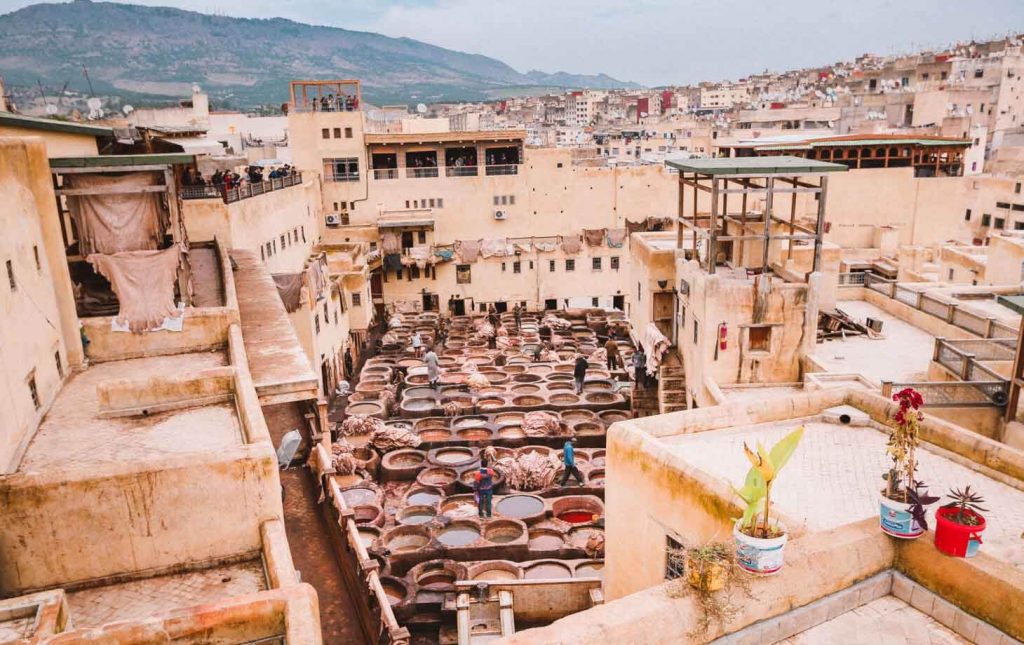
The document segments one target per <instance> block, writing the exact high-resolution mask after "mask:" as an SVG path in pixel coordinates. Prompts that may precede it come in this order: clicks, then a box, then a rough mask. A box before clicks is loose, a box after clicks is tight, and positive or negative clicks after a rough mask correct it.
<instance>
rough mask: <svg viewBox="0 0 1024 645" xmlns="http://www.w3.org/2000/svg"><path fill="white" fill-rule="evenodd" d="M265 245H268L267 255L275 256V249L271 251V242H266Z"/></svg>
mask: <svg viewBox="0 0 1024 645" xmlns="http://www.w3.org/2000/svg"><path fill="white" fill-rule="evenodd" d="M265 246H266V249H267V257H268V258H269V257H273V256H274V253H273V251H271V247H270V242H267V243H266V244H265Z"/></svg>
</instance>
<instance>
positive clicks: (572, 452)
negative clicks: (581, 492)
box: [559, 437, 583, 486]
mask: <svg viewBox="0 0 1024 645" xmlns="http://www.w3.org/2000/svg"><path fill="white" fill-rule="evenodd" d="M575 445H576V438H575V437H573V438H571V439H567V440H566V442H565V445H564V446H562V466H563V469H562V481H561V482H559V485H561V486H565V484H566V483H567V482H568V481H569V475H572V476H573V477H575V478H576V483H577V484H578V485H579V486H582V485H583V474H582V473H580V469H579V468H577V467H576V449H575V448H574V446H575Z"/></svg>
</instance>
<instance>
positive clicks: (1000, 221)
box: [995, 217, 1006, 228]
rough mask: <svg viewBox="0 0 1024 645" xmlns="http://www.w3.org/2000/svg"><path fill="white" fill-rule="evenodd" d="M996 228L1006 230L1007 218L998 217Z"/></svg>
mask: <svg viewBox="0 0 1024 645" xmlns="http://www.w3.org/2000/svg"><path fill="white" fill-rule="evenodd" d="M995 227H996V228H1006V218H1005V217H997V218H996V221H995Z"/></svg>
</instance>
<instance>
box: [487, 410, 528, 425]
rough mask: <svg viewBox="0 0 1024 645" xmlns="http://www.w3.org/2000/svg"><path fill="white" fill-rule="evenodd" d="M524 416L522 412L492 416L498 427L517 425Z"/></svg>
mask: <svg viewBox="0 0 1024 645" xmlns="http://www.w3.org/2000/svg"><path fill="white" fill-rule="evenodd" d="M525 416H526V415H525V414H523V413H522V412H502V413H501V414H496V415H494V423H496V424H497V425H499V426H505V425H519V424H521V423H522V422H523V417H525Z"/></svg>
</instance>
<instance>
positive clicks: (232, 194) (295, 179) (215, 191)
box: [178, 173, 302, 204]
mask: <svg viewBox="0 0 1024 645" xmlns="http://www.w3.org/2000/svg"><path fill="white" fill-rule="evenodd" d="M301 183H302V173H294V174H291V175H287V176H285V177H278V178H276V179H266V180H264V181H258V182H255V183H252V182H245V183H243V184H242V185H240V186H236V187H235V188H230V189H226V188H224V186H223V185H220V186H217V185H213V184H206V185H205V186H181V187H179V188H178V194H179V195H180V196H181V198H182V199H222V200H224V203H225V204H230V203H232V202H237V201H240V200H243V199H248V198H250V197H256V196H258V195H262V194H264V193H271V192H273V191H275V190H282V189H284V188H290V187H291V186H297V185H299V184H301Z"/></svg>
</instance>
